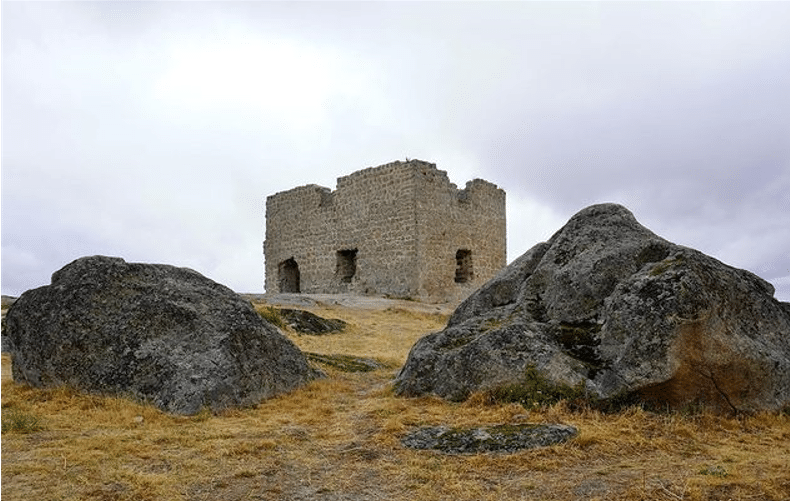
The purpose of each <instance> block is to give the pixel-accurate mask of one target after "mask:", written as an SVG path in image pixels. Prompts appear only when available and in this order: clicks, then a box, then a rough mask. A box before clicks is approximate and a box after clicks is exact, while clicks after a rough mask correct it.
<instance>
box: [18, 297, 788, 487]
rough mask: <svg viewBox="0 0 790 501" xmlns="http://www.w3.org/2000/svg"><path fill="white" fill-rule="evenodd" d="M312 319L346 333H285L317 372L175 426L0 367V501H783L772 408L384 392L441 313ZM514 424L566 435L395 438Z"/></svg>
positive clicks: (784, 435)
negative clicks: (503, 440)
mask: <svg viewBox="0 0 790 501" xmlns="http://www.w3.org/2000/svg"><path fill="white" fill-rule="evenodd" d="M260 306H261V305H259V307H260ZM259 309H260V308H259ZM310 310H311V311H312V312H313V313H315V314H317V315H320V316H324V317H327V318H340V319H342V320H344V321H346V322H348V323H349V327H348V328H347V329H346V330H345V331H343V332H341V333H338V334H331V335H327V336H307V335H299V334H296V333H294V332H289V331H286V335H288V336H289V337H290V338H291V339H292V340H293V341H294V342H295V343H296V344H297V345H299V347H300V348H302V349H303V350H304V351H306V352H310V353H311V354H314V355H315V356H314V357H313V360H314V363H316V364H317V365H319V366H320V367H321V368H322V369H323V370H324V371H325V372H326V373H327V375H328V376H329V377H327V378H325V379H321V380H317V381H315V382H313V383H311V384H310V385H309V386H307V387H306V388H303V389H301V390H298V391H295V392H293V393H291V394H289V395H285V396H281V397H278V398H275V399H272V400H268V401H265V402H262V403H261V404H259V405H257V406H255V407H254V408H250V409H243V410H233V411H227V412H225V413H222V414H218V415H214V414H212V413H210V412H202V413H200V414H198V415H196V416H191V417H179V416H172V415H167V414H164V413H162V412H160V411H159V410H157V409H155V408H154V407H151V406H145V405H140V404H137V403H134V402H131V401H128V400H125V399H121V398H111V397H102V396H96V395H84V394H79V393H76V392H74V391H71V390H69V389H66V388H56V389H46V390H41V389H32V388H28V387H25V386H23V385H18V384H15V383H14V382H13V381H11V379H10V373H9V367H10V363H11V360H10V359H9V358H8V356H6V355H4V356H3V384H2V416H3V434H2V459H3V461H2V498H3V499H4V500H22V499H24V500H30V499H42V500H67V499H69V500H71V499H83V500H195V501H197V500H223V501H232V500H338V501H339V500H377V499H388V500H453V501H463V500H500V499H513V500H519V499H530V500H532V499H535V500H544V499H545V500H593V499H600V500H611V499H624V500H634V501H636V500H640V501H648V500H650V501H652V500H698V501H712V500H722V501H723V500H729V499H732V500H747V499H748V500H757V499H758V500H777V501H778V500H787V499H790V416H788V415H787V414H783V413H775V414H769V413H764V414H757V415H743V416H737V417H722V416H715V415H712V414H707V413H704V412H696V413H691V412H690V413H653V412H648V411H645V410H644V409H641V408H639V407H626V408H624V409H622V410H620V411H619V412H614V413H611V412H606V413H605V412H601V411H599V410H595V409H593V408H590V407H583V406H574V405H573V403H572V400H568V399H567V398H555V399H553V400H551V401H540V400H537V401H536V400H535V399H534V398H533V397H534V394H533V395H532V396H530V395H529V394H527V393H525V394H517V393H511V394H510V397H512V398H506V397H508V395H507V394H505V395H504V396H502V395H500V396H499V397H498V398H494V396H492V395H491V394H485V395H484V394H477V395H473V396H472V397H471V398H469V399H468V400H467V401H465V402H462V403H452V402H446V401H444V400H441V399H438V398H433V397H423V398H415V399H404V398H398V397H395V396H394V395H393V392H392V388H391V380H392V377H393V375H394V372H396V371H397V367H400V365H402V364H403V362H404V361H405V359H406V356H407V353H408V350H409V348H410V347H411V346H412V344H413V343H414V342H415V341H416V340H417V339H418V338H419V337H420V336H422V335H423V334H425V333H427V332H431V331H435V330H439V329H441V328H442V327H443V324H444V322H446V319H447V316H446V314H445V313H444V312H442V313H425V312H424V311H414V310H412V309H409V308H408V307H407V306H403V307H398V308H392V309H390V310H355V309H350V308H344V307H340V306H320V307H314V308H310ZM338 356H340V357H338ZM355 357H361V358H362V359H368V360H369V359H372V360H375V361H376V362H378V363H380V364H381V366H382V367H383V368H378V369H376V370H372V371H367V372H354V371H347V370H344V368H343V367H342V366H341V367H335V366H333V365H332V364H331V363H330V362H331V361H332V360H341V361H342V360H350V361H353V360H356V358H355ZM322 360H323V361H322ZM328 361H329V362H328ZM527 376H528V375H527ZM526 379H529V378H528V377H527V378H526ZM533 379H534V378H533ZM533 383H535V385H536V386H535V388H538V390H537V391H541V392H542V391H544V390H545V388H543V387H541V386H540V385H541V382H540V381H533ZM514 391H515V390H514ZM14 423H18V424H14ZM24 423H27V424H24ZM31 423H32V424H33V425H32V426H31ZM522 423H563V424H569V425H573V426H575V427H577V428H578V429H579V434H578V436H576V437H575V438H574V439H572V440H570V441H569V442H566V443H564V444H562V445H558V446H553V447H547V448H542V449H533V450H527V451H521V452H517V453H513V454H478V455H456V456H451V455H442V454H439V453H436V452H431V451H416V450H411V449H407V448H405V447H403V446H402V444H401V443H400V439H401V438H402V437H403V436H405V435H406V434H407V433H409V432H410V431H412V430H414V429H416V428H417V427H421V426H440V425H444V426H449V427H459V428H460V427H474V426H490V425H499V424H522Z"/></svg>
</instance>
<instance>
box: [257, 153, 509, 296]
mask: <svg viewBox="0 0 790 501" xmlns="http://www.w3.org/2000/svg"><path fill="white" fill-rule="evenodd" d="M264 254H265V263H266V279H265V285H266V291H267V292H296V291H298V292H303V293H339V292H350V293H359V294H386V295H391V296H395V297H413V298H420V299H424V300H429V301H450V300H456V299H459V298H461V297H465V296H466V295H468V294H469V293H470V292H471V291H472V290H474V289H475V288H477V287H479V286H480V285H482V284H483V283H484V282H485V281H487V280H488V279H489V278H491V277H492V276H493V275H494V274H496V272H497V271H499V269H501V268H502V267H504V266H505V264H506V255H505V193H504V191H503V190H501V189H499V188H497V187H496V186H495V185H493V184H491V183H488V182H486V181H483V180H479V179H477V180H474V181H470V182H469V183H467V185H466V188H465V189H463V190H459V189H457V187H456V186H455V185H454V184H452V183H450V181H449V178H448V177H447V173H446V172H444V171H441V170H438V169H436V166H435V165H434V164H430V163H427V162H423V161H420V160H411V161H407V162H393V163H390V164H386V165H382V166H379V167H372V168H368V169H363V170H360V171H357V172H354V173H352V174H350V175H348V176H344V177H340V178H338V180H337V187H336V189H335V191H331V190H330V189H328V188H324V187H321V186H317V185H308V186H302V187H298V188H294V189H292V190H288V191H285V192H281V193H277V194H275V195H272V196H270V197H268V198H267V200H266V240H265V242H264ZM459 268H460V272H459ZM297 269H298V279H297V278H296V274H297V273H296V270H297ZM297 282H298V283H297Z"/></svg>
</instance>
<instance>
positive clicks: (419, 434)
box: [401, 424, 578, 454]
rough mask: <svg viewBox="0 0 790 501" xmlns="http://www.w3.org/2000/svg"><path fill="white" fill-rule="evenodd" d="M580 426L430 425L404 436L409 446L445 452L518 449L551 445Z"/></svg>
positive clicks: (565, 437)
mask: <svg viewBox="0 0 790 501" xmlns="http://www.w3.org/2000/svg"><path fill="white" fill-rule="evenodd" d="M577 433H578V430H577V429H576V428H574V427H573V426H568V425H563V424H501V425H495V426H488V427H481V428H450V427H448V426H430V427H426V428H420V429H418V430H416V431H413V432H411V433H409V434H408V435H406V436H405V437H404V438H403V439H401V443H402V444H403V445H404V446H406V447H409V448H410V449H425V450H427V449H433V450H437V451H440V452H444V453H445V454H479V453H482V452H503V453H504V452H516V451H520V450H523V449H534V448H536V447H548V446H550V445H556V444H560V443H563V442H566V441H568V440H570V439H571V438H573V437H575V436H576V435H577Z"/></svg>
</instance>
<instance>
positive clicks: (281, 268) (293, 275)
mask: <svg viewBox="0 0 790 501" xmlns="http://www.w3.org/2000/svg"><path fill="white" fill-rule="evenodd" d="M277 283H278V285H279V289H280V292H301V291H300V290H299V265H298V264H296V260H295V259H294V258H291V259H286V260H285V261H283V262H282V263H280V264H279V265H278V266H277Z"/></svg>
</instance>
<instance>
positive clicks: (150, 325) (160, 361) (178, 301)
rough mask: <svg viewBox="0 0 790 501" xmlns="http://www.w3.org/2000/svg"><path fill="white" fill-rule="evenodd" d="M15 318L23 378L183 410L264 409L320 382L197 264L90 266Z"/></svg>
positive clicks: (83, 263) (44, 290) (11, 314)
mask: <svg viewBox="0 0 790 501" xmlns="http://www.w3.org/2000/svg"><path fill="white" fill-rule="evenodd" d="M6 322H7V325H6V329H7V336H8V341H9V344H10V348H11V350H10V351H11V354H12V357H13V358H12V360H13V377H14V380H15V381H17V382H20V383H27V384H29V385H32V386H37V387H53V386H59V385H67V386H71V387H74V388H77V389H79V390H83V391H86V392H91V393H101V394H109V395H120V396H131V397H134V398H138V399H141V400H144V401H147V402H150V403H152V404H154V405H156V406H157V407H159V408H161V409H162V410H164V411H167V412H171V413H176V414H194V413H196V412H198V411H200V410H201V409H202V408H210V409H212V410H221V409H225V408H229V407H238V406H249V405H254V404H256V403H258V402H260V401H261V400H263V399H266V398H270V397H273V396H275V395H279V394H281V393H285V392H288V391H291V390H293V389H295V388H298V387H300V386H302V385H304V384H305V383H307V382H308V381H310V380H311V379H314V378H315V377H317V376H319V375H320V373H319V372H317V371H316V370H315V369H312V368H311V367H310V365H309V364H308V362H307V359H306V358H305V356H304V355H303V354H302V353H301V352H300V351H299V349H298V348H297V347H296V346H295V345H294V344H293V343H292V342H291V341H289V340H288V339H287V338H286V337H285V336H283V335H282V333H281V332H280V331H279V330H278V329H277V328H276V327H274V326H272V325H271V324H269V323H268V322H266V321H264V320H263V319H262V318H261V317H260V316H259V315H258V314H257V313H256V312H255V310H254V309H253V308H252V305H251V304H250V302H249V301H247V300H245V299H243V298H242V297H241V296H239V295H238V294H236V293H234V292H233V291H231V290H230V289H228V288H227V287H225V286H223V285H221V284H218V283H216V282H214V281H212V280H210V279H208V278H206V277H204V276H203V275H201V274H199V273H197V272H196V271H193V270H190V269H187V268H177V267H174V266H169V265H162V264H142V263H127V262H126V261H124V260H123V259H120V258H111V257H104V256H93V257H85V258H81V259H78V260H76V261H74V262H72V263H70V264H68V265H66V266H65V267H63V268H62V269H61V270H59V271H57V272H55V273H54V274H53V275H52V283H51V284H50V285H48V286H44V287H40V288H37V289H33V290H29V291H27V292H25V293H24V294H22V296H21V297H20V298H19V299H18V300H17V301H16V302H15V303H14V305H13V306H12V307H11V308H10V309H9V310H8V314H7V318H6Z"/></svg>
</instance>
